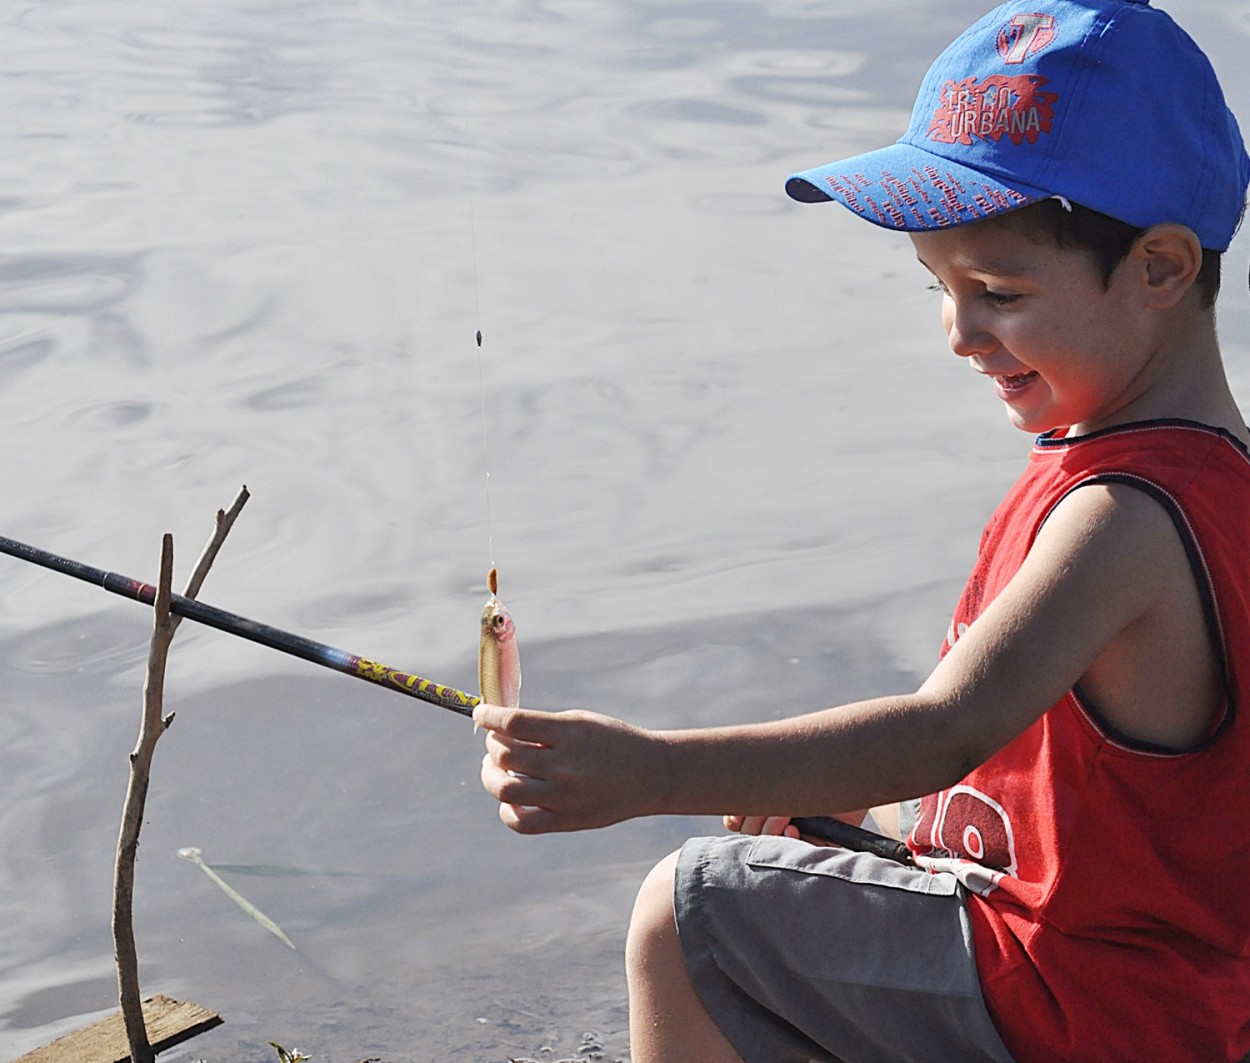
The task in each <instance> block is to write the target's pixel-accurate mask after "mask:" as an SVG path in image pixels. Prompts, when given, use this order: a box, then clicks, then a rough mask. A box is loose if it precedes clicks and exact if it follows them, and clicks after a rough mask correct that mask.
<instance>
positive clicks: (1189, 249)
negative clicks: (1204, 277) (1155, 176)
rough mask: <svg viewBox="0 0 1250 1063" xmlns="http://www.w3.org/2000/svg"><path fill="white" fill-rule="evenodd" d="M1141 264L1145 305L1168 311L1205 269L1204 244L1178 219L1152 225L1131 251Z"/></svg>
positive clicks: (1130, 255) (1135, 242)
mask: <svg viewBox="0 0 1250 1063" xmlns="http://www.w3.org/2000/svg"><path fill="white" fill-rule="evenodd" d="M1129 257H1130V258H1135V259H1137V261H1138V264H1139V267H1140V271H1141V272H1140V274H1139V275H1140V276H1141V278H1142V281H1143V283H1144V289H1145V296H1146V305H1147V306H1149V307H1151V308H1152V309H1155V310H1169V309H1171V308H1172V307H1174V306H1175V305H1176V304H1177V303H1179V302H1180V301H1181V299H1183V298H1184V296H1185V294H1186V293H1187V292H1188V291H1189V290H1190V289H1191V288H1192V287H1193V285H1194V281H1195V280H1197V279H1198V273H1199V271H1200V270H1201V269H1202V244H1201V243H1200V242H1199V240H1198V237H1197V235H1195V233H1194V231H1193V230H1192V229H1190V228H1188V227H1187V226H1184V225H1178V224H1176V223H1175V222H1164V223H1163V224H1161V225H1152V226H1151V227H1150V228H1149V229H1147V230H1146V231H1145V232H1144V233H1142V234H1141V235H1140V236H1139V237H1138V238H1137V239H1136V240H1135V241H1134V242H1133V248H1132V250H1131V251H1130V252H1129Z"/></svg>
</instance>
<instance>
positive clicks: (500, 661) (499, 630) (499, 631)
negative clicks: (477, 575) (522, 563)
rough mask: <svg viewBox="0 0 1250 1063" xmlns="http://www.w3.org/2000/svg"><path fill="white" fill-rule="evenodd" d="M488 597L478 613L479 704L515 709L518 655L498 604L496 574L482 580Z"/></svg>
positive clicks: (506, 617) (509, 625)
mask: <svg viewBox="0 0 1250 1063" xmlns="http://www.w3.org/2000/svg"><path fill="white" fill-rule="evenodd" d="M486 584H487V586H488V587H489V588H490V597H489V598H488V599H487V600H486V607H485V608H484V609H483V610H482V641H481V642H480V643H479V645H478V654H477V678H478V688H479V692H480V693H481V695H482V700H483V701H487V702H489V703H490V704H492V705H503V706H504V707H505V708H509V709H515V708H516V707H517V706H518V705H520V704H521V651H520V650H519V649H518V648H517V641H516V625H514V624H513V623H512V617H511V616H509V615H508V610H507V608H506V607H505V606H504V604H503V602H501V601H500V600H499V573H498V572H497V571H496V570H495V569H493V568H492V569H491V570H490V575H489V576H487V577H486Z"/></svg>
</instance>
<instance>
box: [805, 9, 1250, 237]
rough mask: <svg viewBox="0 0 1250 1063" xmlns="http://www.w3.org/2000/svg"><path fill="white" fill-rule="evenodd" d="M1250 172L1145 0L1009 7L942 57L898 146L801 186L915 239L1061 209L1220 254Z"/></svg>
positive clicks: (1192, 62) (1179, 46)
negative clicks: (1190, 241)
mask: <svg viewBox="0 0 1250 1063" xmlns="http://www.w3.org/2000/svg"><path fill="white" fill-rule="evenodd" d="M1247 183H1250V158H1248V157H1247V155H1246V149H1245V145H1244V144H1243V143H1242V139H1241V133H1240V131H1239V130H1238V128H1237V120H1236V119H1235V118H1234V117H1233V115H1232V112H1231V111H1229V109H1228V105H1227V104H1226V103H1225V102H1224V94H1223V92H1222V91H1221V90H1220V85H1219V82H1218V80H1217V79H1216V77H1215V71H1214V70H1212V69H1211V63H1210V61H1209V60H1208V59H1207V57H1206V56H1205V55H1204V54H1203V53H1202V51H1201V49H1199V48H1198V46H1197V45H1196V44H1195V43H1194V42H1193V40H1192V39H1191V38H1190V37H1189V35H1188V34H1187V33H1185V31H1184V30H1182V29H1181V28H1180V27H1179V26H1177V25H1176V23H1175V22H1173V21H1172V19H1171V18H1170V17H1169V16H1168V15H1167V14H1165V13H1164V12H1162V11H1159V10H1157V9H1156V8H1153V7H1151V6H1150V4H1149V2H1148V0H1013V2H1011V3H1006V4H1003V5H1002V6H1001V7H998V8H995V9H994V10H993V11H991V12H990V13H989V14H988V15H986V16H985V17H984V18H982V19H981V20H980V21H979V22H977V23H976V24H975V25H973V26H971V27H970V28H969V29H967V30H965V31H964V33H963V34H961V35H960V37H959V38H958V39H957V40H956V41H955V42H954V43H953V44H952V45H951V46H950V47H949V48H947V49H946V51H944V52H943V53H942V54H941V55H940V56H938V58H937V61H936V62H935V63H934V64H933V66H932V67H930V69H929V73H928V74H927V75H926V76H925V79H924V82H923V83H922V84H921V86H920V94H919V96H918V97H917V98H916V106H915V108H914V110H913V111H912V117H911V125H910V126H909V127H908V129H907V132H906V133H905V134H904V135H903V136H902V137H901V138H900V139H899V141H898V142H897V143H896V144H892V145H890V147H888V148H882V149H880V150H878V151H870V152H868V153H867V154H865V155H856V156H854V157H852V158H849V159H844V160H842V161H841V162H834V163H830V164H829V165H827V166H819V167H816V168H815V169H812V170H805V171H803V172H802V173H797V174H794V175H793V176H792V177H790V178H789V180H787V182H786V191H787V192H788V193H789V194H790V196H792V197H793V198H794V199H797V200H800V201H802V202H807V203H814V202H821V201H828V200H831V199H832V200H837V201H838V202H840V203H842V204H844V205H845V206H847V207H849V208H850V209H851V210H853V211H854V212H855V213H856V214H859V215H860V216H861V217H864V218H867V219H868V220H869V221H871V222H875V223H876V224H878V225H883V226H886V227H887V228H892V229H904V230H908V231H915V230H924V229H936V228H943V227H946V226H951V225H965V224H967V223H969V222H975V221H980V220H981V219H983V218H989V217H992V216H994V215H995V214H1000V213H1002V212H1004V211H1008V210H1014V209H1016V208H1018V207H1023V206H1027V205H1028V204H1030V203H1036V202H1038V201H1039V200H1042V199H1049V198H1052V197H1057V198H1059V199H1062V200H1066V201H1068V202H1070V203H1079V204H1081V205H1082V206H1085V207H1088V208H1090V209H1091V210H1096V211H1099V212H1100V213H1103V214H1108V215H1110V216H1111V217H1113V218H1117V219H1119V220H1120V221H1123V222H1126V223H1128V224H1129V225H1133V226H1137V227H1139V228H1148V227H1149V226H1151V225H1156V224H1158V223H1160V222H1179V223H1180V224H1182V225H1186V226H1188V227H1189V228H1190V229H1192V230H1193V231H1194V233H1195V234H1196V235H1197V236H1198V239H1199V241H1200V242H1201V243H1202V246H1203V247H1207V248H1211V249H1212V250H1216V251H1224V250H1226V249H1227V248H1228V245H1229V243H1230V242H1231V241H1232V238H1233V234H1234V233H1235V232H1236V230H1237V225H1238V223H1239V222H1240V220H1241V214H1242V210H1243V207H1244V204H1245V196H1246V186H1247Z"/></svg>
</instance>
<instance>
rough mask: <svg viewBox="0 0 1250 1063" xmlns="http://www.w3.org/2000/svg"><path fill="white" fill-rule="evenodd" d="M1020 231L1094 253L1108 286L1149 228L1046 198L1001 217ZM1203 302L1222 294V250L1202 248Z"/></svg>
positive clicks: (1198, 283) (1197, 282)
mask: <svg viewBox="0 0 1250 1063" xmlns="http://www.w3.org/2000/svg"><path fill="white" fill-rule="evenodd" d="M999 221H1000V222H1004V223H1006V224H1007V225H1009V226H1011V227H1012V228H1014V229H1016V231H1017V232H1024V233H1025V234H1026V235H1040V236H1044V237H1049V238H1050V239H1051V240H1053V241H1054V242H1055V243H1056V244H1058V245H1059V246H1060V247H1066V248H1079V249H1083V250H1086V251H1089V252H1091V253H1092V254H1093V255H1094V257H1095V258H1096V259H1097V261H1098V265H1099V267H1100V268H1101V270H1102V283H1103V287H1104V289H1105V288H1107V287H1108V286H1109V285H1110V284H1111V274H1113V273H1114V272H1115V269H1116V267H1117V266H1118V265H1119V264H1120V263H1121V262H1123V261H1124V259H1125V257H1126V256H1127V255H1128V253H1129V249H1130V248H1131V247H1132V246H1133V241H1134V240H1136V239H1137V238H1138V237H1139V236H1140V235H1141V234H1142V233H1144V232H1145V231H1146V230H1145V229H1139V228H1138V227H1137V226H1135V225H1129V224H1128V223H1127V222H1122V221H1119V220H1118V219H1116V218H1112V217H1110V216H1109V215H1107V214H1100V213H1098V211H1096V210H1090V209H1089V208H1088V207H1082V206H1081V205H1080V204H1079V203H1073V204H1071V209H1069V207H1068V205H1067V204H1065V203H1064V202H1061V201H1060V200H1058V199H1044V200H1042V201H1041V202H1040V203H1034V204H1032V205H1031V206H1028V207H1022V208H1020V209H1019V210H1013V211H1011V212H1009V213H1007V214H1002V215H1000V216H999ZM1194 284H1195V286H1196V287H1197V288H1198V291H1199V293H1200V295H1201V298H1202V305H1203V306H1204V307H1206V308H1208V309H1209V308H1211V307H1213V306H1214V305H1215V298H1216V296H1217V295H1219V293H1220V252H1219V251H1212V250H1211V249H1210V248H1208V247H1204V248H1203V249H1202V268H1201V269H1200V270H1199V271H1198V276H1197V278H1196V279H1195V281H1194Z"/></svg>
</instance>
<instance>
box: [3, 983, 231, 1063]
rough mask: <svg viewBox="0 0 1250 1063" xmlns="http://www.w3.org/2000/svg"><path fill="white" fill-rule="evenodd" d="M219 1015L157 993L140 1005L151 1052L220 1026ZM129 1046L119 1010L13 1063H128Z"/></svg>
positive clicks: (163, 1049)
mask: <svg viewBox="0 0 1250 1063" xmlns="http://www.w3.org/2000/svg"><path fill="white" fill-rule="evenodd" d="M221 1022H222V1019H221V1016H220V1015H218V1014H217V1013H216V1012H215V1011H209V1010H208V1009H207V1008H202V1007H200V1006H199V1005H198V1004H192V1003H191V1002H190V1001H179V1000H172V999H171V998H169V997H167V996H163V995H161V994H160V993H157V994H156V995H155V996H151V997H148V998H147V999H146V1000H145V1001H144V1002H143V1024H144V1026H146V1027H147V1031H148V1041H149V1043H150V1044H151V1045H152V1048H153V1050H154V1051H157V1052H163V1051H165V1049H167V1048H172V1047H173V1046H174V1045H177V1044H181V1043H182V1042H183V1041H187V1040H190V1039H191V1038H192V1037H195V1036H196V1035H197V1034H201V1033H203V1032H204V1031H205V1030H211V1029H212V1028H213V1027H214V1026H220V1025H221ZM129 1061H130V1045H129V1043H127V1041H126V1024H125V1022H124V1021H123V1020H122V1013H121V1011H120V1009H119V1010H118V1011H115V1012H114V1013H113V1014H112V1015H108V1016H105V1017H104V1018H103V1019H100V1020H99V1022H93V1023H92V1024H91V1025H90V1026H84V1027H83V1028H82V1029H81V1030H75V1031H74V1032H73V1033H67V1034H66V1035H65V1036H64V1037H58V1038H57V1039H56V1040H55V1041H53V1042H52V1043H51V1044H49V1045H44V1046H43V1048H36V1049H35V1050H34V1051H33V1052H27V1053H26V1055H24V1056H22V1057H21V1058H20V1059H15V1060H14V1061H13V1063H129Z"/></svg>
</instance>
